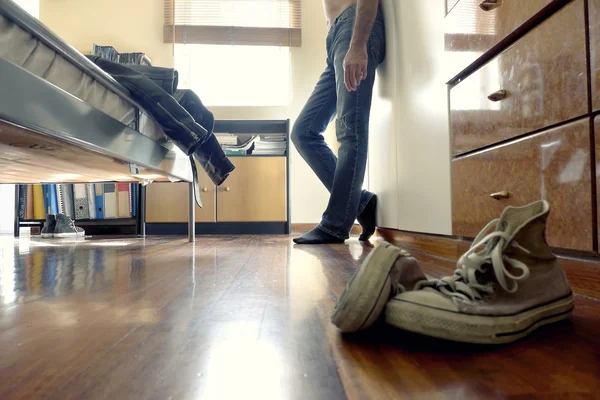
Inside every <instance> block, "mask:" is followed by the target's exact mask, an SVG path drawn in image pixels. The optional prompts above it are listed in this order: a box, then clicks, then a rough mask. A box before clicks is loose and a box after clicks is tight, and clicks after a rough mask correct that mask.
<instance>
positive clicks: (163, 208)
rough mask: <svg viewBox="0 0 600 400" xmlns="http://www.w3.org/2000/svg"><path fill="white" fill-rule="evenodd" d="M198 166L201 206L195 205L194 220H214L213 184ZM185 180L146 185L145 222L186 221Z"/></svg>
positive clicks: (186, 186)
mask: <svg viewBox="0 0 600 400" xmlns="http://www.w3.org/2000/svg"><path fill="white" fill-rule="evenodd" d="M196 165H197V167H198V182H199V184H200V198H201V199H202V208H200V207H198V206H197V205H196V222H215V186H214V185H213V183H212V181H211V180H210V178H209V177H208V175H206V173H205V172H204V170H203V169H202V167H200V165H198V164H196ZM188 187H189V184H188V183H187V182H183V183H181V182H177V183H163V182H156V183H153V184H151V185H148V186H147V187H146V222H149V223H153V222H187V220H188Z"/></svg>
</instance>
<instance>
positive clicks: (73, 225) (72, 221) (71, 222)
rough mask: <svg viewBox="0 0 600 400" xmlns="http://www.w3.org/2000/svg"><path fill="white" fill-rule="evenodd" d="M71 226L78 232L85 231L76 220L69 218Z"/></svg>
mask: <svg viewBox="0 0 600 400" xmlns="http://www.w3.org/2000/svg"><path fill="white" fill-rule="evenodd" d="M69 227H71V228H73V230H74V231H75V232H77V233H81V232H83V228H80V227H78V226H75V221H74V220H72V219H71V218H69Z"/></svg>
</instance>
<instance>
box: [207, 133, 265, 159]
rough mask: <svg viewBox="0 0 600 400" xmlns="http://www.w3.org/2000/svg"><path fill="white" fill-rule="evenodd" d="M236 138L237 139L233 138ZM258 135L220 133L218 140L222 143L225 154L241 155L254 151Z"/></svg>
mask: <svg viewBox="0 0 600 400" xmlns="http://www.w3.org/2000/svg"><path fill="white" fill-rule="evenodd" d="M233 138H235V141H234V140H233ZM257 139H258V136H257V135H241V136H237V135H218V136H217V140H218V141H219V143H220V144H221V147H222V148H223V151H224V152H225V154H227V155H229V156H241V155H246V154H249V153H250V152H251V151H252V146H253V145H254V142H255V141H256V140H257Z"/></svg>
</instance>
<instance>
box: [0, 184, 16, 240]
mask: <svg viewBox="0 0 600 400" xmlns="http://www.w3.org/2000/svg"><path fill="white" fill-rule="evenodd" d="M0 210H2V212H0V234H4V233H13V230H14V222H15V221H14V218H15V185H0Z"/></svg>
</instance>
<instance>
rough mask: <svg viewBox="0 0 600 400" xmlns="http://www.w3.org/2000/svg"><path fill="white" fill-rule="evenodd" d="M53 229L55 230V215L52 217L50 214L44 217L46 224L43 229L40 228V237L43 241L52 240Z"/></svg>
mask: <svg viewBox="0 0 600 400" xmlns="http://www.w3.org/2000/svg"><path fill="white" fill-rule="evenodd" d="M55 228H56V215H52V214H48V215H46V222H45V223H44V227H43V228H42V237H43V238H44V239H48V238H53V237H54V229H55Z"/></svg>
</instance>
